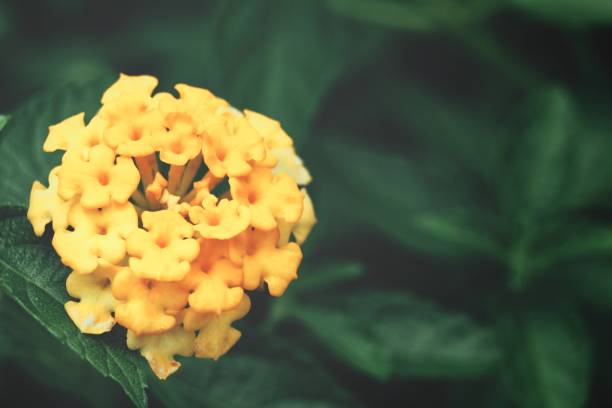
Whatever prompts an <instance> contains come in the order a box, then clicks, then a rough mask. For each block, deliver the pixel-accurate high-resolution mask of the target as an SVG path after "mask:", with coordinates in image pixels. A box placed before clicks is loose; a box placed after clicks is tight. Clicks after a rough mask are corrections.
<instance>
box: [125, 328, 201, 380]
mask: <svg viewBox="0 0 612 408" xmlns="http://www.w3.org/2000/svg"><path fill="white" fill-rule="evenodd" d="M194 339H195V333H194V332H193V331H187V330H185V329H183V328H182V327H180V326H178V327H175V328H173V329H171V330H170V331H167V332H165V333H162V334H145V335H140V336H139V335H137V334H136V333H134V332H132V331H129V330H128V334H127V345H128V348H129V349H130V350H139V349H140V354H141V355H142V356H143V357H144V358H146V359H147V361H148V362H149V365H150V366H151V369H152V370H153V372H154V373H155V375H156V376H157V378H159V379H160V380H165V379H166V378H168V376H169V375H170V374H172V373H174V372H175V371H176V370H178V369H179V367H180V366H181V363H179V362H178V361H176V360H175V359H174V356H175V355H176V354H178V355H181V356H184V357H189V356H191V355H193V343H194Z"/></svg>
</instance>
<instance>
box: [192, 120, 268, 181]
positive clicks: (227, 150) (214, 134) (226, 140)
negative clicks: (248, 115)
mask: <svg viewBox="0 0 612 408" xmlns="http://www.w3.org/2000/svg"><path fill="white" fill-rule="evenodd" d="M224 117H225V119H226V120H224V121H222V122H220V123H217V124H213V125H211V126H209V127H208V128H207V129H206V132H205V133H204V140H203V141H204V143H203V154H204V162H205V163H206V165H207V166H208V168H209V170H210V171H211V173H212V174H213V175H214V176H215V177H223V176H225V175H228V176H230V177H237V176H244V175H246V174H248V173H249V171H251V169H252V165H253V163H254V162H257V161H261V160H263V159H264V158H265V157H266V149H265V145H264V142H263V139H262V137H261V136H260V135H259V134H258V133H257V131H256V130H255V129H254V128H253V127H252V126H251V125H249V123H248V122H247V121H246V119H244V118H242V117H236V116H234V115H232V114H226V115H224Z"/></svg>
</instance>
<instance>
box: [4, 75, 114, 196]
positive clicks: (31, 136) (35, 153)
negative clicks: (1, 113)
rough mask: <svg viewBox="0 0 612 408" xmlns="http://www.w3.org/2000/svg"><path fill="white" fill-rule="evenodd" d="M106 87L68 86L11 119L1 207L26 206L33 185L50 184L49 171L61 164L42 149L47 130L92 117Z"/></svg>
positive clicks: (44, 95)
mask: <svg viewBox="0 0 612 408" xmlns="http://www.w3.org/2000/svg"><path fill="white" fill-rule="evenodd" d="M105 85H106V86H108V85H109V84H108V83H104V84H103V83H100V82H96V83H89V84H87V85H69V86H65V87H62V88H61V89H60V90H57V91H54V92H49V93H46V94H43V95H41V96H40V97H38V98H35V99H33V100H31V101H29V102H28V103H26V104H25V105H24V106H23V107H22V108H21V109H19V110H18V111H17V112H15V113H14V114H13V115H12V116H11V120H10V121H9V122H8V123H7V124H6V127H5V128H4V129H3V130H2V134H1V137H0V152H1V153H2V157H3V160H1V161H0V172H2V174H4V175H6V177H2V178H0V190H1V191H2V196H1V197H0V205H26V204H27V201H28V197H29V194H30V188H31V187H32V182H34V180H39V181H41V182H43V183H44V184H47V178H48V174H49V170H51V168H53V167H55V166H57V165H59V164H60V157H59V156H58V155H57V154H49V153H45V152H43V150H42V145H43V143H44V141H45V139H46V137H47V133H48V127H49V126H50V125H54V124H55V123H57V122H60V121H62V120H64V119H66V118H68V117H69V116H72V115H75V114H77V113H80V112H85V113H86V114H87V115H88V117H91V115H93V114H94V113H95V112H96V111H97V110H98V108H99V106H100V102H99V101H100V97H101V95H102V92H103V89H104V86H105ZM8 175H10V177H9V176H8Z"/></svg>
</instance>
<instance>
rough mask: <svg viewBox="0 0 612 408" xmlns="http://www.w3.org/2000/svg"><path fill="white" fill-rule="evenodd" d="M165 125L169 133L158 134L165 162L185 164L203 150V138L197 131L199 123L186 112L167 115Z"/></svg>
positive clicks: (158, 143) (157, 142) (161, 156)
mask: <svg viewBox="0 0 612 408" xmlns="http://www.w3.org/2000/svg"><path fill="white" fill-rule="evenodd" d="M164 125H165V126H166V128H167V129H168V132H167V133H159V134H158V135H157V140H156V145H157V147H158V149H159V151H160V155H159V158H160V160H161V161H163V162H164V163H168V164H174V165H177V166H184V165H185V164H186V163H187V161H189V160H191V159H193V158H194V157H196V156H197V155H199V154H200V153H201V151H202V138H201V137H200V135H199V134H198V132H197V123H196V122H195V121H194V120H193V119H192V117H191V116H189V115H187V114H185V113H171V114H168V115H166V117H165V119H164Z"/></svg>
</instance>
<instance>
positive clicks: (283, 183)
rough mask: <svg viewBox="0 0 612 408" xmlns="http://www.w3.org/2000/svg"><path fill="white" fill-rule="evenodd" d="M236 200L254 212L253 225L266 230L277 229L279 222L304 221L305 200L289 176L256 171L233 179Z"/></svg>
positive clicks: (232, 186)
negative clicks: (277, 222)
mask: <svg viewBox="0 0 612 408" xmlns="http://www.w3.org/2000/svg"><path fill="white" fill-rule="evenodd" d="M229 184H230V189H231V192H232V197H233V198H234V199H236V200H237V201H238V202H240V203H242V204H244V205H246V206H248V207H249V208H250V209H251V225H252V226H254V227H255V228H259V229H262V230H271V229H274V228H276V225H277V224H276V220H277V219H281V220H283V221H284V222H287V223H295V222H297V221H298V220H299V219H300V216H301V215H302V210H303V205H304V204H303V202H304V197H303V196H302V193H300V190H299V189H298V187H297V185H296V184H295V182H294V181H293V180H292V179H291V178H290V177H289V176H288V175H286V174H284V173H281V174H276V175H273V174H272V170H270V169H267V168H262V167H256V168H254V169H253V171H252V172H251V173H249V174H248V175H247V176H245V177H240V178H230V180H229Z"/></svg>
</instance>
